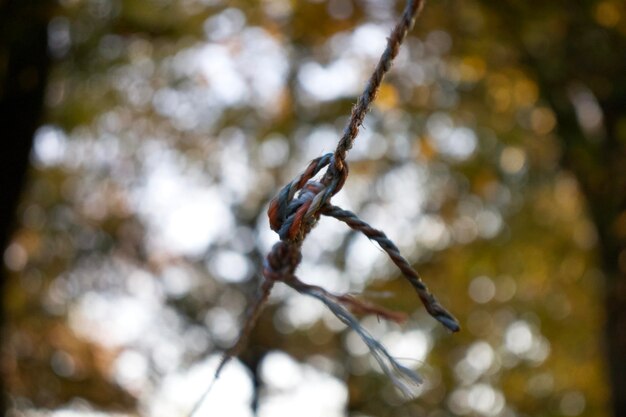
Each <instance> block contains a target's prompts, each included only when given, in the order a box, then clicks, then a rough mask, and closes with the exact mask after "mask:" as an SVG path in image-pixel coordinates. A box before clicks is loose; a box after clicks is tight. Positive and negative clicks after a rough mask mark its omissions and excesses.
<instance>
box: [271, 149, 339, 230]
mask: <svg viewBox="0 0 626 417" xmlns="http://www.w3.org/2000/svg"><path fill="white" fill-rule="evenodd" d="M326 166H328V169H327V170H326V173H325V174H324V176H323V177H322V179H321V180H320V181H316V180H313V179H312V178H313V177H314V176H315V175H317V174H318V173H319V172H320V171H321V170H322V168H324V167H326ZM347 177H348V166H347V164H346V163H345V162H341V163H336V162H335V158H334V156H333V154H331V153H329V154H326V155H324V156H321V157H319V158H315V159H314V160H312V161H311V162H310V163H309V166H308V167H307V168H306V170H305V171H304V172H303V173H301V174H300V175H299V176H298V177H296V178H295V179H294V180H293V181H291V182H290V183H289V184H287V185H286V186H285V187H283V189H282V190H280V192H279V193H278V195H277V196H276V197H274V198H273V199H272V201H271V202H270V206H269V209H268V210H267V215H268V217H269V219H270V226H271V228H272V230H274V231H275V232H277V233H278V235H279V236H280V239H281V240H287V241H292V242H299V241H301V240H302V239H304V236H306V234H307V233H308V232H309V231H310V230H311V228H312V227H313V226H314V225H315V223H316V222H317V220H318V219H319V217H320V214H321V209H322V207H324V205H326V204H327V203H328V202H329V201H330V198H331V197H332V196H333V195H335V194H336V193H337V192H339V190H341V188H342V187H343V184H344V183H345V181H346V178H347ZM298 191H299V193H298ZM296 194H298V195H297V196H296Z"/></svg>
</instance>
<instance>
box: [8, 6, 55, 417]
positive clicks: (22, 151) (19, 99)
mask: <svg viewBox="0 0 626 417" xmlns="http://www.w3.org/2000/svg"><path fill="white" fill-rule="evenodd" d="M50 4H51V3H50V2H49V1H48V0H0V138H2V145H1V146H2V148H1V150H0V193H1V197H0V250H1V251H2V254H4V250H5V248H6V246H7V244H8V242H9V239H10V236H11V232H12V228H13V224H14V220H15V219H14V217H15V210H16V207H17V204H18V202H19V199H20V195H21V192H22V188H23V185H24V181H25V177H26V173H27V168H28V157H29V154H30V150H31V147H32V142H33V134H34V132H35V129H36V128H37V126H38V124H39V121H40V118H41V114H42V109H43V97H44V90H45V86H46V78H47V75H48V67H49V58H48V53H47V47H48V42H47V24H48V18H49V8H48V7H47V6H49V5H50ZM4 281H5V274H4V268H0V294H4V292H3V285H4ZM3 324H4V309H3V306H0V328H2V326H3ZM0 340H6V338H4V337H2V338H0ZM0 352H2V350H0ZM0 363H3V362H1V361H0ZM1 375H2V379H1V380H0V383H2V382H3V381H4V379H5V378H4V372H3V373H2V374H1ZM3 385H4V384H3ZM3 385H2V386H0V393H1V395H0V415H5V414H6V410H7V402H6V401H7V397H6V394H5V387H4V386H3Z"/></svg>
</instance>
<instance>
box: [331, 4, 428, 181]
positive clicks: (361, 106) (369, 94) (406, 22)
mask: <svg viewBox="0 0 626 417" xmlns="http://www.w3.org/2000/svg"><path fill="white" fill-rule="evenodd" d="M423 6H424V0H408V1H407V4H406V7H405V8H404V12H403V13H402V17H401V18H400V21H399V22H398V23H397V24H396V26H395V27H394V28H393V30H392V32H391V35H389V38H387V47H386V48H385V51H384V52H383V54H382V56H381V57H380V60H379V61H378V64H377V65H376V68H375V69H374V72H373V73H372V76H371V77H370V79H369V81H368V82H367V85H366V87H365V90H363V93H362V94H361V96H360V97H359V99H358V101H357V103H356V105H355V106H354V107H353V108H352V114H351V115H350V120H349V121H348V124H347V125H346V127H345V129H344V131H343V136H342V137H341V139H340V140H339V143H338V144H337V149H335V154H334V155H335V164H336V168H337V169H338V170H341V169H342V167H343V165H344V164H345V161H346V155H347V153H348V151H349V150H350V149H351V148H352V145H353V144H354V140H355V139H356V137H357V135H358V134H359V127H360V126H361V125H362V124H363V120H364V119H365V115H366V114H367V112H368V110H369V107H370V105H371V104H372V102H373V101H374V99H375V98H376V94H377V93H378V89H379V87H380V84H381V83H382V81H383V78H384V77H385V74H386V73H387V72H388V71H389V69H391V63H392V62H393V59H394V58H395V57H396V55H398V51H399V50H400V45H401V44H402V42H403V41H404V38H405V37H406V34H407V33H408V31H409V30H411V28H413V24H414V23H415V19H416V18H417V15H418V14H419V12H420V11H421V10H422V7H423Z"/></svg>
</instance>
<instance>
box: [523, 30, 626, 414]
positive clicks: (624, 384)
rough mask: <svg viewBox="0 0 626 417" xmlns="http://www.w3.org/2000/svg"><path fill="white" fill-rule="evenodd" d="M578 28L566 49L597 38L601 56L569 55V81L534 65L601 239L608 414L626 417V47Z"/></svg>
mask: <svg viewBox="0 0 626 417" xmlns="http://www.w3.org/2000/svg"><path fill="white" fill-rule="evenodd" d="M581 28H585V26H584V25H583V24H582V23H581V22H579V24H578V25H573V27H572V29H571V30H572V31H571V32H570V33H571V36H568V37H567V38H566V40H565V42H564V45H566V47H567V45H580V44H581V43H583V42H584V41H585V40H587V41H588V40H589V39H594V38H595V39H596V40H598V42H597V43H593V44H592V45H590V46H589V47H590V48H593V49H595V51H596V52H597V53H596V54H595V55H596V56H594V53H593V52H592V51H591V50H586V49H582V48H581V49H580V50H577V51H576V48H571V49H570V50H574V51H576V52H577V54H576V55H574V56H568V57H567V59H565V60H564V62H563V64H564V65H568V66H570V67H572V66H574V67H577V68H575V69H574V70H573V71H572V70H569V71H567V72H565V74H566V75H567V76H565V77H563V74H562V73H560V72H559V71H556V72H553V71H551V65H550V64H553V63H550V62H548V63H546V62H545V61H544V62H541V61H540V60H536V59H534V60H533V62H534V64H535V65H534V68H535V70H536V72H537V75H538V78H539V82H540V88H541V91H542V96H543V97H544V98H545V99H546V100H547V101H548V102H549V103H550V104H551V107H552V109H553V110H554V111H555V114H556V118H557V122H558V134H559V137H560V138H561V141H562V144H563V166H564V168H566V169H568V170H570V171H571V172H572V173H573V174H574V175H575V176H576V178H577V180H578V183H579V184H580V187H581V192H582V193H583V195H584V196H585V199H586V201H587V207H588V209H589V213H590V216H591V219H592V221H593V222H594V225H595V228H596V232H597V234H598V246H597V247H598V249H597V250H598V255H599V256H598V257H599V261H600V266H601V267H602V273H603V275H604V283H605V285H604V294H605V301H604V302H605V308H604V310H605V315H606V319H605V320H606V321H605V340H604V351H605V354H606V355H607V361H606V364H607V370H608V374H609V383H610V390H611V405H610V407H611V409H612V412H613V416H614V417H623V416H626V78H625V76H626V58H623V54H624V51H625V50H626V42H625V41H624V39H623V38H621V37H619V36H612V35H611V34H610V33H608V31H606V30H603V29H600V28H598V27H597V26H596V27H593V26H590V25H587V27H586V28H585V29H587V30H586V31H585V30H581ZM552 68H553V67H552ZM570 71H571V72H570ZM568 72H569V73H568ZM607 83H608V84H607ZM581 89H582V90H581ZM581 91H582V92H583V94H584V95H585V96H584V98H581V97H582V96H580V93H581ZM577 94H578V95H579V97H578V98H577V97H576V96H577ZM589 94H591V96H590V95H589ZM592 96H593V98H591V97H592ZM579 100H582V101H579ZM577 101H579V102H578V103H577ZM594 101H595V104H592V103H593V102H594ZM593 106H597V110H599V111H600V113H601V114H602V120H601V122H600V123H599V124H598V125H597V126H593V124H592V123H590V119H588V118H589V117H590V116H591V114H592V113H593V111H594V110H593V109H592V108H591V107H593ZM585 118H587V119H585Z"/></svg>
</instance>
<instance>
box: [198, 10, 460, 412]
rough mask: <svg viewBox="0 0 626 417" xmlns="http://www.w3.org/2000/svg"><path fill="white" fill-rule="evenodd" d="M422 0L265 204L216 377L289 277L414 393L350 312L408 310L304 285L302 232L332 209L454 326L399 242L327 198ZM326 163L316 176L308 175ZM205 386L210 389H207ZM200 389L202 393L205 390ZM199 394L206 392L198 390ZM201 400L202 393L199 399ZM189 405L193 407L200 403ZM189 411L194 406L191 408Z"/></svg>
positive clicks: (388, 314) (406, 374) (415, 378)
mask: <svg viewBox="0 0 626 417" xmlns="http://www.w3.org/2000/svg"><path fill="white" fill-rule="evenodd" d="M423 3H424V1H423V0H409V1H407V5H406V7H405V9H404V12H403V14H402V17H401V18H400V21H399V22H398V23H397V25H396V26H395V27H394V29H393V30H392V32H391V35H390V36H389V38H388V42H387V47H386V49H385V51H384V52H383V54H382V56H381V58H380V60H379V62H378V64H377V65H376V68H375V70H374V73H373V74H372V76H371V77H370V79H369V81H368V83H367V86H366V87H365V90H364V91H363V93H362V94H361V96H360V97H359V99H358V101H357V103H356V105H355V106H354V107H353V109H352V114H351V116H350V120H349V122H348V124H347V126H346V128H345V129H344V133H343V136H342V137H341V139H340V140H339V143H338V145H337V148H336V149H335V152H334V153H329V154H326V155H324V156H321V157H319V158H316V159H314V160H313V161H311V162H310V163H309V166H308V167H307V168H306V169H305V170H304V172H302V174H300V175H299V176H298V177H297V178H295V179H294V180H293V181H291V182H290V183H289V184H287V185H286V186H285V187H283V189H282V190H280V192H279V193H278V195H277V196H276V197H275V198H274V199H272V201H271V202H270V205H269V209H268V213H267V214H268V217H269V221H270V226H271V228H272V230H274V231H275V232H276V233H278V236H279V238H280V241H279V242H277V243H276V244H275V245H274V246H273V247H272V250H271V251H270V253H269V254H268V255H267V257H266V259H265V262H264V265H263V278H264V279H263V282H262V283H261V286H260V291H259V294H258V295H257V298H256V300H255V302H254V303H253V304H252V305H251V306H250V307H249V311H248V314H247V318H246V322H245V324H244V326H243V328H242V330H241V333H240V335H239V337H238V339H237V341H236V342H235V344H234V345H233V346H232V347H231V348H230V349H229V350H228V351H227V352H226V353H225V354H224V356H223V358H222V361H221V363H220V365H219V366H218V368H217V370H216V372H215V378H217V377H218V376H219V374H220V372H221V370H222V369H223V367H224V365H225V364H226V363H227V362H228V361H229V360H230V359H231V358H233V357H236V356H238V355H239V353H240V352H241V350H242V349H243V348H244V346H245V344H246V340H247V338H248V336H249V334H250V333H251V331H252V329H253V328H254V326H255V324H256V322H257V320H258V318H259V316H260V314H261V310H262V308H263V306H264V305H265V303H266V301H267V299H268V297H269V295H270V292H271V290H272V287H273V286H274V283H275V282H282V283H284V284H286V285H289V286H290V287H292V288H293V289H295V290H296V291H298V292H300V293H302V294H306V295H309V296H311V297H314V298H317V299H318V300H320V301H322V302H323V303H324V304H325V305H326V306H327V307H328V308H329V309H330V310H331V312H332V313H333V314H334V315H335V316H337V317H338V318H339V320H341V321H342V322H343V323H345V324H346V325H347V326H349V327H350V328H352V329H353V330H354V331H355V332H356V333H357V334H358V335H359V336H360V337H361V339H362V340H363V341H364V342H365V343H366V345H367V346H368V348H369V349H370V351H371V353H372V354H373V356H374V358H375V359H376V360H377V361H378V363H379V364H380V366H381V368H382V369H383V371H384V372H385V373H386V374H387V375H388V376H389V378H390V379H391V380H392V382H393V383H394V384H395V385H396V386H397V387H398V388H400V390H401V391H402V392H403V393H404V394H405V395H407V396H411V395H412V393H413V390H412V386H416V385H418V384H419V383H421V379H420V377H419V375H417V374H416V373H415V372H414V371H412V370H411V369H408V368H406V367H404V366H402V365H400V364H399V363H397V362H396V360H395V359H394V358H393V357H392V356H391V355H390V354H389V353H388V352H387V351H386V350H385V348H384V346H382V345H381V344H380V343H379V342H378V341H377V340H375V339H374V338H373V337H372V336H371V335H370V334H369V333H368V332H367V331H366V330H365V329H364V328H363V327H362V326H361V324H360V323H359V321H358V320H357V319H356V318H355V317H354V316H353V315H352V314H351V313H350V310H352V311H355V312H358V313H370V314H376V315H378V316H380V317H383V318H385V319H388V320H392V321H396V322H401V321H403V320H404V319H405V316H404V315H403V314H401V313H397V312H393V311H389V310H386V309H383V308H381V307H378V306H375V305H372V304H369V303H366V302H364V301H361V300H358V299H356V298H354V297H352V296H351V295H336V294H332V293H330V292H328V291H326V290H324V289H323V288H321V287H318V286H314V285H308V284H305V283H304V282H302V281H300V280H299V279H298V278H297V276H296V275H295V273H296V269H297V268H298V265H299V264H300V262H301V260H302V254H301V248H302V243H303V241H304V239H305V238H306V236H307V234H308V233H309V232H310V231H311V229H312V228H313V227H314V226H315V224H316V223H317V222H318V221H319V219H320V217H321V216H322V215H325V216H329V217H334V218H335V219H337V220H340V221H342V222H344V223H346V224H347V225H348V226H349V227H350V228H352V229H353V230H356V231H359V232H361V233H363V234H364V235H365V236H367V237H368V238H369V239H371V240H373V241H375V242H376V243H377V244H378V245H379V246H380V247H381V248H382V249H383V250H384V251H385V252H386V253H387V255H389V257H390V258H391V260H392V261H393V263H394V264H395V265H396V266H397V267H398V268H399V269H400V271H401V272H402V274H403V275H404V277H405V278H407V280H408V281H409V282H410V283H411V285H412V286H413V288H414V289H415V291H416V292H417V294H418V296H419V298H420V300H421V301H422V303H423V304H424V306H425V308H426V311H428V313H429V314H430V315H431V316H432V317H434V318H435V319H437V320H438V321H439V322H440V323H441V324H443V325H444V326H445V327H446V328H448V329H449V330H451V331H453V332H456V331H458V330H459V324H458V321H457V320H456V319H455V318H454V317H453V316H452V315H451V314H450V313H449V312H448V311H447V310H446V309H445V308H443V307H442V306H441V304H439V302H438V301H437V299H436V298H435V296H434V295H433V294H432V293H431V292H430V291H429V290H428V287H427V286H426V284H424V282H423V281H422V279H421V278H420V276H419V274H418V273H417V271H415V270H414V269H413V268H412V267H411V265H410V264H409V262H408V261H407V260H406V259H405V258H403V257H402V256H401V255H400V251H399V250H398V248H397V247H396V245H395V244H394V243H393V242H392V241H391V240H390V239H389V238H388V237H387V236H386V235H385V233H383V232H382V231H380V230H377V229H374V228H373V227H371V226H370V225H369V224H367V223H366V222H364V221H363V220H361V219H359V218H358V217H357V216H356V214H354V213H352V212H350V211H347V210H343V209H341V208H339V207H336V206H333V205H332V204H331V203H330V200H331V198H332V197H333V196H334V195H335V194H337V193H338V192H339V191H340V190H341V188H342V187H343V185H344V183H345V181H346V179H347V177H348V164H347V162H346V156H347V153H348V151H349V150H350V148H352V145H353V144H354V141H355V139H356V137H357V134H358V132H359V127H360V126H361V125H362V123H363V120H364V118H365V115H366V113H367V112H368V110H369V107H370V105H371V103H372V101H373V100H374V98H375V97H376V94H377V92H378V89H379V87H380V84H381V83H382V80H383V78H384V76H385V74H386V73H387V72H388V71H389V69H390V68H391V63H392V61H393V59H394V58H395V57H396V55H397V54H398V51H399V49H400V45H401V44H402V41H403V40H404V38H405V37H406V34H407V32H408V31H409V30H410V29H411V28H412V27H413V23H414V21H415V18H416V16H417V15H418V13H419V12H420V10H421V9H422V6H423ZM324 168H326V172H325V173H324V175H323V176H322V178H321V180H320V181H316V180H314V179H313V178H314V177H315V176H316V175H317V174H318V173H319V172H320V171H321V170H322V169H324ZM207 393H208V392H207ZM207 393H205V395H206V394H207ZM203 398H204V397H203ZM201 401H202V400H201ZM198 405H199V403H198V404H197V405H196V408H194V411H195V410H196V409H197V406H198ZM192 415H193V412H192Z"/></svg>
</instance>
